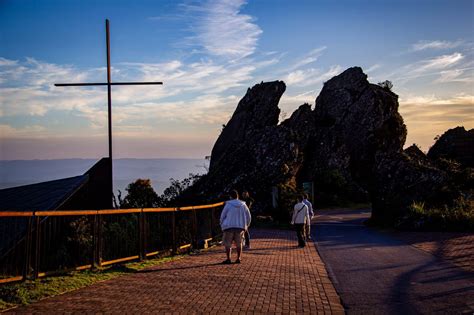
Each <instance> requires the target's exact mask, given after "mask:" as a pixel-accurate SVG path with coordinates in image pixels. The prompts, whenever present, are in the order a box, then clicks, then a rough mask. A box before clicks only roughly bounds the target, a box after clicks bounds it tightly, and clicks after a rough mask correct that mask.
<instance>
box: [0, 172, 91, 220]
mask: <svg viewBox="0 0 474 315" xmlns="http://www.w3.org/2000/svg"><path fill="white" fill-rule="evenodd" d="M88 179H89V175H87V174H84V175H80V176H75V177H69V178H63V179H58V180H52V181H48V182H42V183H38V184H32V185H25V186H19V187H12V188H6V189H0V211H6V210H13V211H36V210H55V209H57V208H58V207H59V206H61V204H63V203H64V202H65V201H66V200H67V199H69V197H71V196H72V195H73V194H74V192H76V191H77V190H78V189H79V188H81V187H82V185H84V184H85V183H87V181H88Z"/></svg>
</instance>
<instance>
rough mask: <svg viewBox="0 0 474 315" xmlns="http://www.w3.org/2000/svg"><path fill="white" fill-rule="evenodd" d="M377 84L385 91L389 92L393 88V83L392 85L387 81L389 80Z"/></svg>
mask: <svg viewBox="0 0 474 315" xmlns="http://www.w3.org/2000/svg"><path fill="white" fill-rule="evenodd" d="M377 84H378V86H380V87H382V88H384V89H386V90H389V91H391V90H392V88H393V83H392V82H391V81H389V80H385V81H383V82H379V83H377Z"/></svg>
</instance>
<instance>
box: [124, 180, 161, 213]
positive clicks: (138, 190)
mask: <svg viewBox="0 0 474 315" xmlns="http://www.w3.org/2000/svg"><path fill="white" fill-rule="evenodd" d="M125 190H126V191H127V196H125V198H124V199H123V200H122V194H121V192H120V191H119V195H118V199H119V204H118V205H116V207H118V208H122V209H124V208H156V207H159V206H160V205H161V204H162V200H161V198H160V197H158V194H157V193H156V192H155V190H154V189H153V187H152V186H151V180H149V179H140V178H139V179H137V180H136V181H135V182H133V183H130V184H129V185H128V186H127V188H126V189H125Z"/></svg>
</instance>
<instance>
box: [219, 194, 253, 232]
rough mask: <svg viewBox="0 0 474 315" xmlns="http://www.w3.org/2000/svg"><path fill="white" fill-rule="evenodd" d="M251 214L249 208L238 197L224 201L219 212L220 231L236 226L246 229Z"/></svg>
mask: <svg viewBox="0 0 474 315" xmlns="http://www.w3.org/2000/svg"><path fill="white" fill-rule="evenodd" d="M251 219H252V216H251V215H250V211H249V208H248V207H247V205H246V204H245V202H243V201H242V200H239V199H232V200H229V201H227V202H226V203H225V206H224V209H223V210H222V213H221V220H220V222H221V229H222V231H224V230H227V229H231V228H237V229H243V230H246V229H247V228H248V226H249V225H250V221H251Z"/></svg>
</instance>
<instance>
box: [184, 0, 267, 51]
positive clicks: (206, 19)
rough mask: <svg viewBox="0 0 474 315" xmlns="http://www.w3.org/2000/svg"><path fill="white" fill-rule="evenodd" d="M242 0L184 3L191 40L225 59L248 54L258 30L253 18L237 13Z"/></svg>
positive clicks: (256, 39)
mask: <svg viewBox="0 0 474 315" xmlns="http://www.w3.org/2000/svg"><path fill="white" fill-rule="evenodd" d="M245 4H246V1H243V0H219V1H209V2H207V3H206V4H204V5H203V6H195V5H186V6H184V7H185V8H186V10H188V11H189V13H190V14H188V16H189V17H190V18H191V30H192V31H193V32H194V33H195V34H194V35H193V36H191V37H190V38H189V40H190V41H191V44H194V45H198V46H202V47H203V48H204V49H205V50H206V51H207V53H209V54H210V55H214V56H221V57H225V58H229V59H239V58H244V57H247V56H249V55H252V54H253V53H254V52H255V49H256V47H257V42H258V39H259V37H260V35H261V34H262V30H261V28H260V27H259V26H258V25H257V24H256V23H255V19H254V18H253V17H252V16H250V15H247V14H242V13H241V8H242V7H243V6H244V5H245Z"/></svg>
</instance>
